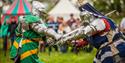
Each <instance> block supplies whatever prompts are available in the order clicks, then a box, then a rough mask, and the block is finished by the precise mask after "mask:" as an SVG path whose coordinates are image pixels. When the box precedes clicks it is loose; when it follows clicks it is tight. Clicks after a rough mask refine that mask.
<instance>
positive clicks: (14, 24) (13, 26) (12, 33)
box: [8, 16, 18, 44]
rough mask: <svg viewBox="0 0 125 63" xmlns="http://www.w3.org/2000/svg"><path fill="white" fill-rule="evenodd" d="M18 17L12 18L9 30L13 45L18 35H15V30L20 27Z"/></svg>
mask: <svg viewBox="0 0 125 63" xmlns="http://www.w3.org/2000/svg"><path fill="white" fill-rule="evenodd" d="M17 19H18V17H16V16H12V17H11V20H10V23H9V29H8V31H9V32H10V38H11V42H12V44H13V42H14V40H15V38H16V33H15V29H16V27H17V25H18V21H17Z"/></svg>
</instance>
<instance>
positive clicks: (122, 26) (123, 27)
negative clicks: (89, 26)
mask: <svg viewBox="0 0 125 63" xmlns="http://www.w3.org/2000/svg"><path fill="white" fill-rule="evenodd" d="M120 30H121V31H122V32H123V33H124V34H125V17H124V18H123V19H122V21H121V24H120Z"/></svg>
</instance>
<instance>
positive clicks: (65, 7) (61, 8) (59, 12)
mask: <svg viewBox="0 0 125 63" xmlns="http://www.w3.org/2000/svg"><path fill="white" fill-rule="evenodd" d="M71 13H73V14H74V17H75V18H80V11H79V10H78V9H77V8H75V6H73V5H72V4H71V3H70V1H69V0H60V1H59V3H57V5H56V6H55V7H54V8H53V9H52V10H51V11H50V12H49V15H51V16H54V17H55V18H56V17H58V16H61V17H63V18H64V19H65V20H68V19H69V18H70V14H71Z"/></svg>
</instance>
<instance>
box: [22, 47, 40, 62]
mask: <svg viewBox="0 0 125 63" xmlns="http://www.w3.org/2000/svg"><path fill="white" fill-rule="evenodd" d="M37 52H38V49H34V50H30V51H27V52H25V53H23V54H21V60H23V59H24V58H26V57H28V56H31V55H33V54H37Z"/></svg>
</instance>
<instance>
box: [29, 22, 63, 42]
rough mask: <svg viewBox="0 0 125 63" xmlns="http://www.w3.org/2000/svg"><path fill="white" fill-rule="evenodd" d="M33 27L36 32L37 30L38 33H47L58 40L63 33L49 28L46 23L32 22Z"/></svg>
mask: <svg viewBox="0 0 125 63" xmlns="http://www.w3.org/2000/svg"><path fill="white" fill-rule="evenodd" d="M31 27H32V29H33V30H34V31H35V32H37V33H45V34H47V35H49V36H52V37H54V38H55V39H56V40H58V39H59V38H60V37H61V35H60V34H57V33H56V32H55V31H54V30H53V29H51V28H47V26H46V25H45V24H41V23H32V24H31Z"/></svg>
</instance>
